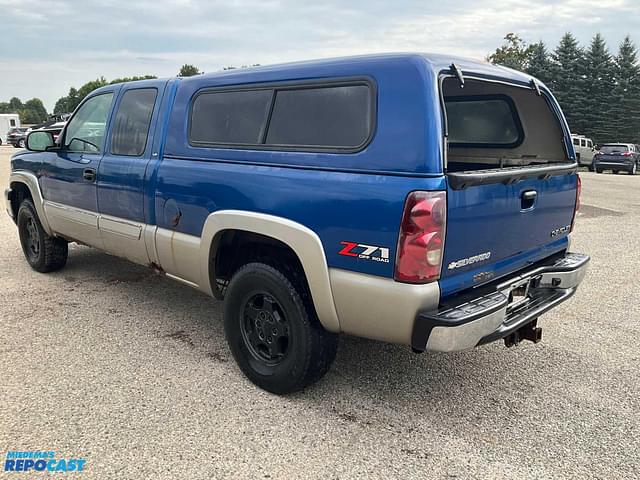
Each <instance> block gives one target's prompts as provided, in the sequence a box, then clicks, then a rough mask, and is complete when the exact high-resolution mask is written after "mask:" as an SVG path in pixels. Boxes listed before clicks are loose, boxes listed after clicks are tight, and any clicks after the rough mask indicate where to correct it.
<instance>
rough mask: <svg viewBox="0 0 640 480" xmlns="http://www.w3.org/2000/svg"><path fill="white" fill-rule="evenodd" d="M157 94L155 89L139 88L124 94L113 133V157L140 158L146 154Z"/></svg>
mask: <svg viewBox="0 0 640 480" xmlns="http://www.w3.org/2000/svg"><path fill="white" fill-rule="evenodd" d="M157 94H158V91H157V90H156V89H155V88H138V89H135V90H127V91H126V92H125V93H124V95H123V96H122V100H121V101H120V105H119V107H118V113H117V114H116V117H115V120H114V123H113V130H112V132H111V153H112V154H113V155H125V156H132V157H138V156H140V155H142V154H143V153H144V151H145V148H146V146H147V137H148V136H149V125H150V124H151V115H152V114H153V106H154V105H155V103H156V96H157Z"/></svg>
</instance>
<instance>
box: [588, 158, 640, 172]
mask: <svg viewBox="0 0 640 480" xmlns="http://www.w3.org/2000/svg"><path fill="white" fill-rule="evenodd" d="M634 162H635V160H598V161H595V160H594V162H593V165H594V166H595V167H599V168H602V169H605V170H606V169H609V168H616V169H623V168H631V167H632V166H633V163H634Z"/></svg>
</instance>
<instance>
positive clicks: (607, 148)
mask: <svg viewBox="0 0 640 480" xmlns="http://www.w3.org/2000/svg"><path fill="white" fill-rule="evenodd" d="M628 151H629V147H628V146H627V145H603V146H602V147H600V152H601V153H624V152H628Z"/></svg>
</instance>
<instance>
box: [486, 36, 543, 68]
mask: <svg viewBox="0 0 640 480" xmlns="http://www.w3.org/2000/svg"><path fill="white" fill-rule="evenodd" d="M532 47H533V46H532V45H527V42H525V41H524V40H523V39H522V38H520V37H519V36H518V35H517V34H515V33H507V34H506V35H505V37H504V42H503V44H502V46H500V47H499V48H497V49H496V51H495V52H493V53H492V54H490V55H489V56H488V57H487V60H488V61H490V62H491V63H494V64H496V65H502V66H504V67H509V68H513V69H514V70H520V71H525V70H526V69H527V67H528V66H529V58H530V56H531V53H532Z"/></svg>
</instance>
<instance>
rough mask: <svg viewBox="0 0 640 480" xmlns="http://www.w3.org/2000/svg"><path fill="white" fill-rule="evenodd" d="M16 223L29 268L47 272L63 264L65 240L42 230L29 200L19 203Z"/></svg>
mask: <svg viewBox="0 0 640 480" xmlns="http://www.w3.org/2000/svg"><path fill="white" fill-rule="evenodd" d="M17 223H18V235H19V236H20V245H21V246H22V251H23V252H24V256H25V258H26V259H27V262H28V263H29V265H30V266H31V268H33V269H34V270H36V271H38V272H41V273H47V272H53V271H54V270H60V269H61V268H62V267H64V266H65V264H66V263H67V255H68V246H67V242H66V241H64V240H62V239H61V238H56V237H52V236H50V235H48V234H47V233H46V232H45V231H44V229H43V228H42V224H41V223H40V219H38V214H37V213H36V209H35V207H34V206H33V203H32V202H31V200H24V201H23V202H22V203H21V204H20V208H19V209H18V217H17Z"/></svg>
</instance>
